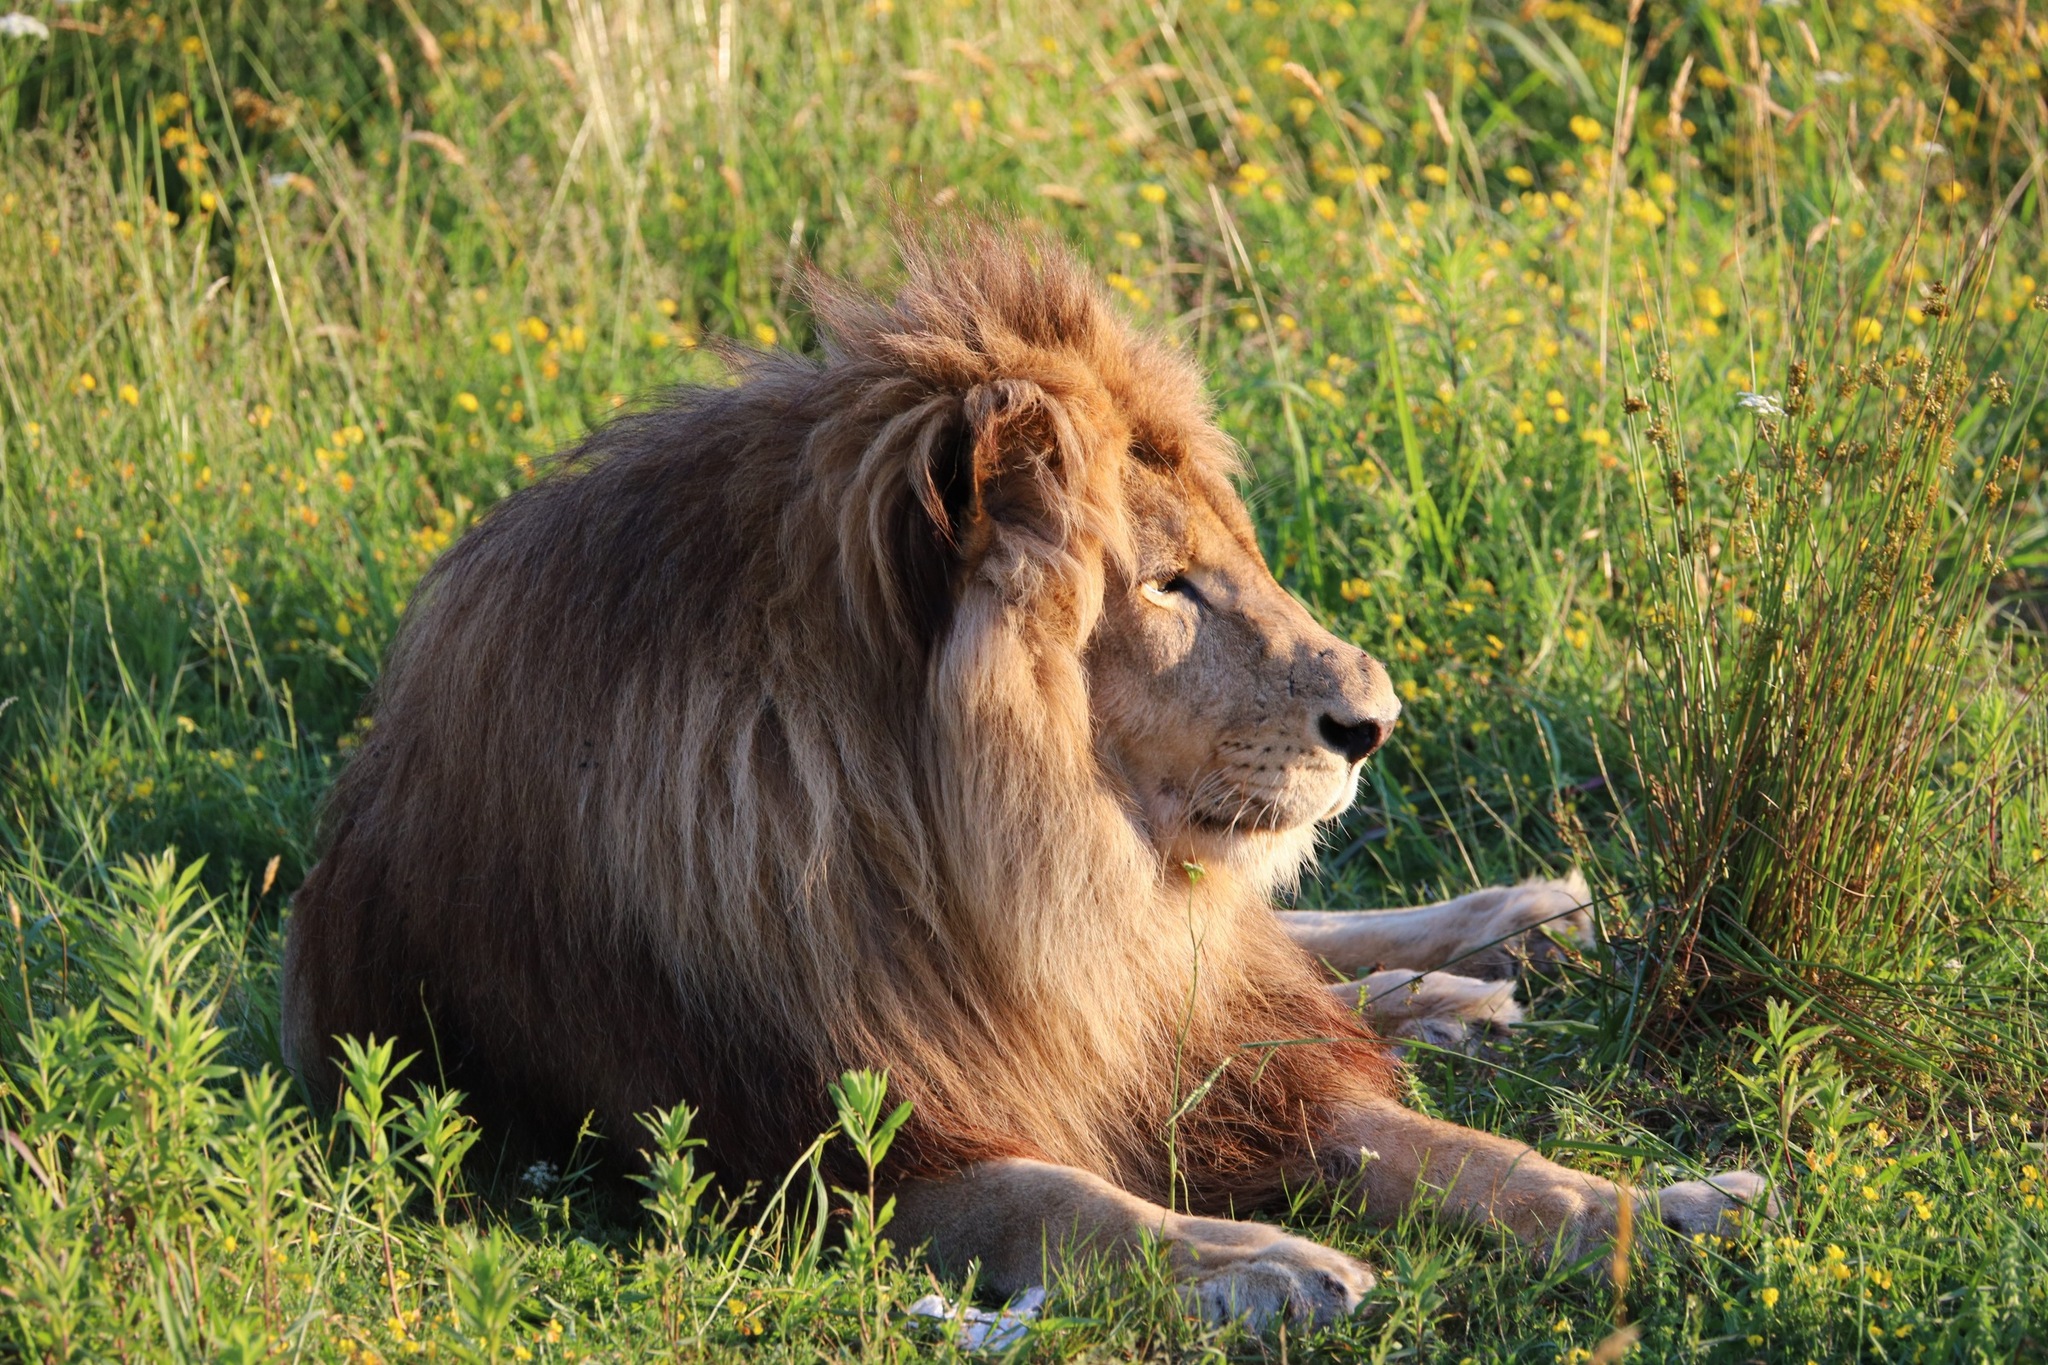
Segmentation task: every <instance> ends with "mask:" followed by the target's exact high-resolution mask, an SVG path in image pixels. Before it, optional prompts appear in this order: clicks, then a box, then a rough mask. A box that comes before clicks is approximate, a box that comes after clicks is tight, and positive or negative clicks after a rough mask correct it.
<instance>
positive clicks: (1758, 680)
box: [1629, 253, 2044, 1058]
mask: <svg viewBox="0 0 2048 1365" xmlns="http://www.w3.org/2000/svg"><path fill="white" fill-rule="evenodd" d="M1901 256H1902V257H1903V256H1904V253H1901ZM1889 264H1890V265H1891V266H1892V267H1893V268H1892V269H1889V270H1887V271H1885V272H1884V273H1883V274H1881V275H1879V276H1877V277H1876V278H1873V279H1871V280H1869V281H1868V282H1867V283H1865V282H1862V281H1854V280H1851V281H1839V280H1833V279H1829V278H1828V275H1829V273H1830V272H1829V271H1828V269H1827V268H1826V267H1825V266H1824V267H1822V268H1820V269H1817V270H1809V271H1805V272H1794V273H1793V278H1794V279H1795V280H1796V281H1797V282H1798V286H1799V289H1800V292H1799V293H1798V294H1796V295H1794V296H1793V297H1792V298H1791V299H1790V300H1788V303H1789V307H1788V310H1787V311H1788V317H1787V319H1786V321H1785V324H1784V327H1783V331H1782V334H1781V336H1782V340H1780V341H1779V343H1778V344H1777V345H1776V346H1774V347H1773V348H1772V349H1771V352H1769V353H1768V354H1767V356H1766V357H1764V358H1763V363H1762V365H1761V366H1760V369H1761V371H1762V373H1763V374H1765V375H1767V376H1769V379H1770V381H1771V382H1769V383H1763V381H1760V384H1762V386H1763V387H1764V388H1765V389H1767V390H1768V391H1767V392H1749V393H1745V394H1742V395H1740V396H1739V397H1737V398H1736V400H1735V401H1734V402H1733V403H1731V404H1730V405H1729V411H1728V415H1727V417H1726V418H1724V419H1723V420H1721V421H1719V422H1716V423H1714V424H1713V425H1712V426H1711V427H1709V429H1708V430H1707V431H1705V432H1699V431H1691V432H1689V431H1688V430H1687V423H1686V420H1685V418H1684V416H1682V415H1681V414H1683V413H1684V412H1685V411H1686V405H1685V404H1684V402H1683V400H1682V398H1681V395H1680V386H1679V383H1678V381H1677V380H1676V377H1675V376H1674V373H1673V367H1672V364H1671V361H1670V358H1669V356H1668V354H1666V355H1659V356H1657V357H1656V358H1655V359H1654V360H1653V361H1652V362H1651V364H1650V365H1649V367H1648V370H1647V373H1644V374H1642V375H1641V376H1640V379H1639V381H1638V382H1639V383H1640V384H1641V385H1642V386H1643V391H1644V393H1645V395H1646V396H1645V397H1644V398H1641V399H1634V400H1631V402H1630V406H1631V407H1634V408H1636V409H1638V410H1639V414H1640V415H1639V416H1638V417H1637V418H1636V419H1635V420H1634V421H1632V422H1631V423H1630V424H1629V432H1630V437H1631V441H1630V444H1631V447H1632V450H1633V453H1634V454H1635V456H1636V459H1637V466H1636V469H1637V475H1638V478H1637V487H1638V489H1639V491H1640V493H1641V496H1642V516H1643V518H1644V522H1645V525H1646V527H1647V528H1649V530H1650V535H1649V536H1648V537H1647V538H1646V543H1647V546H1648V549H1649V556H1648V558H1649V563H1650V566H1651V569H1652V575H1653V576H1652V578H1651V580H1650V583H1649V586H1648V588H1647V590H1646V592H1645V594H1644V597H1643V599H1642V602H1641V606H1640V615H1639V635H1640V638H1641V641H1642V644H1643V653H1644V657H1643V670H1642V672H1641V673H1640V674H1639V675H1638V682H1639V684H1640V685H1639V686H1638V687H1637V688H1636V689H1635V697H1636V699H1635V705H1634V706H1633V708H1632V711H1631V715H1632V717H1633V719H1634V720H1635V722H1636V725H1635V732H1636V734H1637V735H1638V736H1639V739H1640V744H1641V747H1640V749H1639V751H1638V753H1639V762H1640V766H1641V768H1642V771H1643V774H1644V779H1645V785H1646V795H1647V797H1648V802H1649V804H1648V808H1647V809H1648V815H1649V832H1650V837H1651V842H1652V844H1653V847H1654V849H1655V854H1656V857H1657V859H1658V861H1659V870H1660V873H1661V878H1662V880H1661V883H1660V886H1659V889H1660V891H1662V892H1663V893H1664V894H1665V895H1667V896H1668V897H1669V903H1668V905H1666V906H1664V907H1661V908H1660V910H1661V912H1660V913H1658V914H1656V915H1654V916H1653V917H1652V918H1651V920H1650V922H1649V933H1648V935H1647V939H1646V944H1645V947H1646V950H1647V951H1646V956H1647V958H1648V960H1649V961H1650V962H1651V963H1653V964H1655V965H1654V968H1653V970H1652V972H1651V974H1650V980H1649V985H1648V994H1649V995H1650V996H1651V997H1652V998H1653V999H1654V998H1655V997H1656V996H1657V995H1658V994H1659V993H1660V992H1666V991H1676V992H1680V993H1681V994H1684V995H1690V996H1694V997H1697V996H1698V995H1699V986H1700V981H1701V978H1704V977H1707V976H1710V975H1714V974H1716V973H1718V974H1720V975H1722V976H1724V977H1727V978H1729V979H1725V980H1722V981H1720V982H1718V983H1717V986H1718V989H1716V990H1714V991H1712V992H1710V993H1709V994H1708V998H1707V999H1706V1000H1705V1001H1702V1002H1698V1003H1704V1004H1708V1005H1722V1006H1725V1005H1727V1004H1728V1003H1730V1002H1731V1001H1732V1000H1734V999H1736V998H1739V997H1741V996H1745V995H1747V996H1751V997H1754V996H1755V995H1756V994H1758V993H1759V991H1760V990H1762V989H1775V990H1784V989H1786V988H1788V987H1790V986H1797V985H1799V984H1801V983H1803V984H1805V985H1807V986H1809V987H1812V988H1816V989H1818V990H1819V992H1820V994H1819V998H1820V999H1821V1000H1823V1001H1826V1002H1829V1003H1830V1004H1831V1005H1833V1006H1835V1007H1837V1008H1835V1009H1834V1010H1832V1011H1831V1012H1833V1013H1834V1014H1835V1015H1836V1017H1837V1019H1838V1021H1840V1022H1845V1023H1847V1022H1852V1020H1853V1022H1854V1023H1855V1024H1856V1025H1857V1026H1858V1030H1859V1032H1860V1033H1862V1034H1863V1036H1864V1037H1865V1040H1866V1041H1870V1042H1878V1041H1880V1039H1879V1037H1878V1035H1879V1034H1881V1033H1883V1032H1884V1031H1885V1030H1884V1028H1883V1026H1882V1025H1881V1024H1880V1023H1879V1022H1878V1020H1877V1019H1876V1018H1874V1017H1873V1013H1872V1010H1871V1009H1870V1008H1869V1007H1870V1006H1871V1005H1872V1004H1873V1003H1879V1004H1883V1005H1891V1004H1894V1003H1895V1000H1894V998H1893V997H1892V995H1891V994H1890V993H1889V992H1886V991H1884V990H1883V989H1882V984H1883V983H1882V981H1881V980H1880V979H1887V980H1892V981H1897V980H1900V979H1905V980H1913V979H1918V978H1920V977H1923V976H1925V975H1926V974H1927V973H1928V971H1929V970H1930V969H1932V968H1934V967H1935V965H1936V961H1937V960H1938V959H1937V958H1936V956H1935V955H1934V954H1933V953H1932V952H1931V951H1930V945H1933V944H1935V943H1939V942H1943V941H1945V936H1944V935H1942V934H1941V933H1940V932H1939V930H1940V927H1941V926H1942V925H1943V924H1944V922H1948V923H1953V922H1954V920H1955V918H1956V917H1957V916H1958V915H1959V914H1968V913H1971V911H1972V910H1974V909H1977V908H1980V907H1981V908H1982V909H1985V910H1989V909H1990V908H1991V907H1992V906H1994V905H1996V904H1997V903H1998V902H1999V901H2000V900H2002V899H2005V900H2009V899H2010V898H2011V897H2012V895H2013V892H2014V890H2015V888H2016V886H2017V885H2018V884H2019V883H2021V882H2024V881H2025V880H2027V879H2029V878H2032V877H2034V876H2036V875H2037V873H2038V871H2039V869H2038V868H2034V867H2030V866H2029V865H2028V864H2029V861H2030V860H2029V859H2028V858H2027V857H2025V856H2022V857H2021V858H2018V859H2014V858H2013V857H2012V856H2011V849H2012V848H2013V847H2014V839H2015V837H2017V840H2018V846H2019V847H2020V848H2026V847H2027V846H2028V842H2029V840H2028V833H2027V832H2028V831H2029V830H2030V829H2031V828H2033V827H2034V822H2035V821H2037V820H2038V818H2039V816H2040V805H2039V801H2038V796H2037V792H2038V789H2039V786H2040V771H2041V769H2040V764H2041V762H2042V760H2043V758H2044V755H2043V753H2042V752H2041V751H2040V750H2039V749H2038V747H2036V745H2037V743H2038V736H2037V733H2036V731H2035V729H2034V728H2032V726H2031V725H2030V720H2031V719H2032V718H2033V717H2035V716H2037V715H2038V707H2039V704H2040V701H2041V698H2040V696H2039V695H2038V688H2037V687H2035V686H2032V685H2030V684H2029V683H2028V682H2027V681H2026V680H2025V679H2024V675H2022V674H2016V673H2014V672H2013V671H2012V670H2011V669H2010V668H2009V666H2008V665H2007V664H2006V662H2005V661H2004V660H2003V659H2002V658H2001V657H2000V656H1999V654H1998V653H1997V651H1996V649H1995V648H1993V647H1992V646H1993V643H1994V642H1993V641H1991V640H1990V639H1987V635H1986V628H1987V626H1988V625H1989V624H1990V619H1989V600H1990V592H1991V589H1992V586H1993V584H1994V583H1996V582H1997V581H1998V580H1999V579H2000V577H2001V576H2002V575H2004V574H2005V573H2006V572H2007V570H2008V562H2007V555H2008V554H2009V553H2010V552H2011V547H2012V545H2013V542H2014V539H2015V535H2016V533H2018V532H2020V531H2021V530H2022V529H2024V524H2023V523H2016V522H2015V518H2014V507H2015V502H2014V497H2013V494H2014V491H2015V490H2014V484H2015V481H2016V480H2017V478H2018V477H2019V473H2020V470H2021V467H2022V446H2023V443H2024V441H2025V440H2026V433H2027V431H2028V430H2029V428H2030V425H2031V423H2032V419H2033V412H2034V409H2035V407H2036V405H2037V404H2038V402H2039V399H2040V381H2041V373H2042V371H2041V364H2040V360H2041V351H2040V340H2041V327H2040V320H2041V319H2040V317H2039V314H2040V311H2041V307H2042V306H2044V305H2042V304H2041V301H2039V300H2037V301H2036V302H2035V305H2030V307H2032V310H2033V314H2034V316H2033V317H2031V318H2030V319H2028V320H2027V321H2026V322H2024V323H2021V324H2019V327H2020V329H2021V330H2020V331H2019V334H2018V336H2016V337H2015V338H2013V341H2012V345H2011V356H2012V359H2013V360H2014V361H2015V362H2016V368H2017V378H2018V381H2019V384H2020V386H2021V387H2020V390H2019V391H2018V392H2017V393H2016V392H2015V389H2014V385H2013V381H2012V380H2011V379H2009V378H2007V377H2006V376H2005V375H2003V374H1999V373H1996V372H1992V373H1983V372H1981V371H1979V370H1978V369H1977V367H1978V366H1979V365H1981V364H1982V363H1983V360H1984V356H1983V354H1982V353H1981V351H1980V349H1979V347H1978V345H1977V344H1976V343H1975V341H1974V340H1973V338H1972V337H1971V336H1970V331H1971V328H1970V327H1969V325H1968V324H1967V323H1966V322H1960V321H1958V319H1968V318H1972V317H1975V316H1977V315H1978V314H1979V312H1980V311H1981V309H1982V293H1983V287H1984V283H1983V282H1984V276H1985V274H1986V273H1987V272H1986V270H1985V267H1986V265H1987V264H1988V262H1987V261H1986V260H1985V258H1984V257H1983V256H1981V255H1980V256H1977V257H1974V258H1972V259H1970V260H1967V261H1965V262H1961V263H1959V265H1958V274H1959V275H1960V277H1961V278H1959V279H1958V280H1957V281H1956V283H1955V284H1953V285H1952V284H1951V283H1950V282H1949V281H1948V280H1947V279H1945V278H1942V277H1940V276H1936V277H1935V278H1933V279H1930V280H1928V281H1926V282H1925V283H1915V282H1914V271H1913V270H1912V269H1911V268H1910V267H1907V268H1899V261H1898V260H1894V261H1893V262H1891V263H1889ZM1863 307H1868V308H1871V309H1872V310H1873V311H1875V312H1878V313H1880V314H1881V315H1883V320H1882V321H1880V320H1879V319H1877V318H1872V317H1869V316H1858V313H1859V309H1860V308H1863ZM1909 310H1910V311H1911V312H1912V313H1913V314H1916V315H1918V316H1919V317H1920V318H1922V319H1924V320H1925V323H1926V325H1925V327H1924V328H1923V330H1922V333H1921V335H1922V338H1923V340H1922V342H1921V344H1919V345H1915V346H1907V347H1900V348H1896V349H1894V348H1891V347H1886V346H1883V345H1882V344H1881V339H1882V337H1883V336H1884V335H1885V334H1886V333H1887V332H1888V331H1893V332H1895V331H1896V329H1897V327H1898V324H1899V322H1900V321H1901V320H1902V315H1903V314H1906V313H1907V312H1908V311H1909ZM1708 442H1714V443H1725V444H1726V445H1727V446H1728V447H1729V449H1730V455H1731V456H1732V458H1725V459H1720V460H1714V459H1708V458H1702V452H1700V450H1699V447H1700V446H1701V445H1702V444H1705V443H1708ZM1966 710H1967V712H1968V714H1967V715H1966V714H1965V712H1966ZM1941 956H1947V954H1942V955H1941ZM1872 991H1875V1002H1874V1001H1873V1000H1872V999H1870V998H1867V997H1869V996H1870V995H1871V993H1872ZM1859 998H1860V999H1861V1003H1862V1004H1863V1006H1865V1008H1862V1009H1857V1008H1855V1004H1854V1003H1853V1002H1857V1001H1858V1000H1859ZM1845 1011H1846V1012H1845ZM1909 1053H1910V1048H1908V1049H1905V1050H1893V1052H1892V1055H1893V1056H1894V1057H1895V1058H1896V1057H1899V1056H1905V1055H1908V1054H1909Z"/></svg>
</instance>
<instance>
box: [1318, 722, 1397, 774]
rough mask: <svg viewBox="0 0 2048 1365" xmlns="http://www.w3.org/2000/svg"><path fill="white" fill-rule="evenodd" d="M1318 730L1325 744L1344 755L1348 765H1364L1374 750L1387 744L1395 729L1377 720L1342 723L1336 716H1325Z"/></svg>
mask: <svg viewBox="0 0 2048 1365" xmlns="http://www.w3.org/2000/svg"><path fill="white" fill-rule="evenodd" d="M1316 728H1317V730H1318V731H1320V732H1321V734H1322V736H1323V743H1325V744H1327V745H1329V746H1330V747H1331V748H1332V749H1335V750H1336V751H1337V752H1338V753H1340V754H1342V755H1344V759H1345V761H1346V762H1347V763H1362V762H1364V761H1365V760H1366V759H1368V758H1371V757H1372V754H1373V750H1375V749H1377V748H1379V747H1380V745H1382V744H1384V743H1386V740H1387V732H1388V731H1389V730H1391V729H1393V727H1392V726H1391V725H1387V724H1384V723H1383V722H1381V721H1377V720H1371V719H1367V720H1356V721H1342V720H1338V719H1337V718H1336V717H1335V716H1324V717H1323V719H1322V721H1321V722H1320V723H1319V724H1318V725H1317V726H1316Z"/></svg>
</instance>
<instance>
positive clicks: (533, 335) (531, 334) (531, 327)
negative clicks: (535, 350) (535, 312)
mask: <svg viewBox="0 0 2048 1365" xmlns="http://www.w3.org/2000/svg"><path fill="white" fill-rule="evenodd" d="M519 330H520V331H522V332H524V333H526V339H527V340H528V341H531V342H534V343H536V344H538V343H540V342H543V341H546V340H547V339H548V325H547V324H546V323H545V322H542V321H541V320H540V319H539V318H528V319H527V320H526V321H524V322H522V323H520V324H519Z"/></svg>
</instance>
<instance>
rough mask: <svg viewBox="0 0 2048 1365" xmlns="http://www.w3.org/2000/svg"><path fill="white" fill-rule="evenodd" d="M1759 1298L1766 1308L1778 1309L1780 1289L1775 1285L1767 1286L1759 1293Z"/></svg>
mask: <svg viewBox="0 0 2048 1365" xmlns="http://www.w3.org/2000/svg"><path fill="white" fill-rule="evenodd" d="M1757 1298H1758V1299H1759V1300H1761V1301H1762V1303H1763V1306H1764V1307H1765V1308H1767V1309H1768V1308H1776V1307H1777V1306H1778V1287H1777V1286H1776V1285H1774V1284H1767V1285H1765V1286H1764V1287H1763V1288H1762V1290H1760V1291H1758V1293H1757Z"/></svg>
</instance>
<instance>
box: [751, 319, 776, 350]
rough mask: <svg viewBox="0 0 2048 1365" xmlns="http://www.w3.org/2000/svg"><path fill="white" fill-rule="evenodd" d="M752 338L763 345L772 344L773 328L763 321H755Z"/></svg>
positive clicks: (773, 341)
mask: <svg viewBox="0 0 2048 1365" xmlns="http://www.w3.org/2000/svg"><path fill="white" fill-rule="evenodd" d="M754 340H756V341H758V342H760V343H761V344H762V345H763V346H773V345H774V344H775V329H774V328H773V327H771V326H769V325H768V324H767V323H765V322H757V323H755V324H754Z"/></svg>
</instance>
